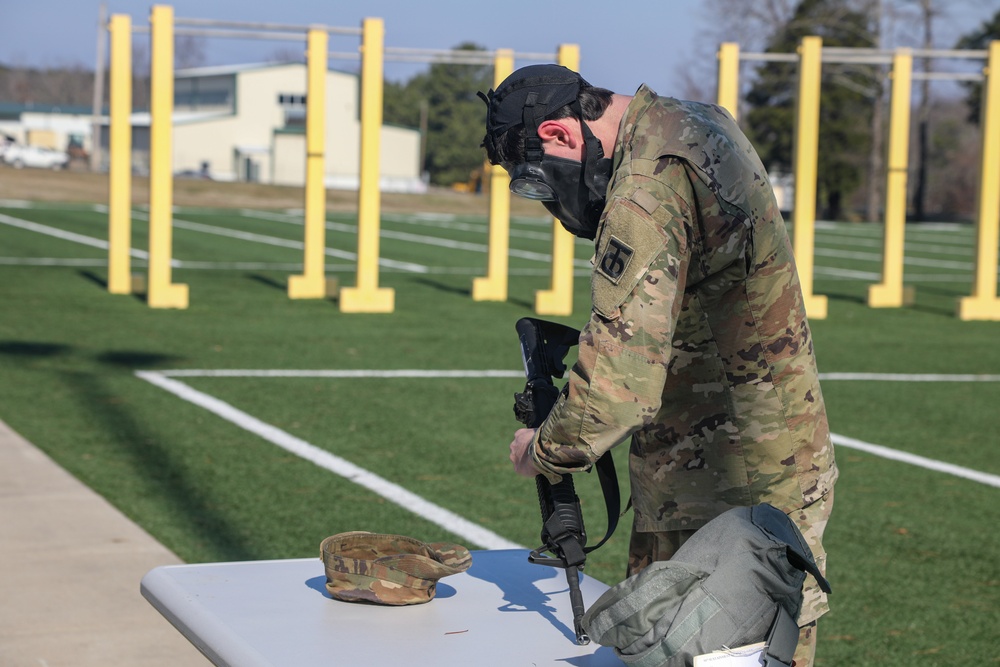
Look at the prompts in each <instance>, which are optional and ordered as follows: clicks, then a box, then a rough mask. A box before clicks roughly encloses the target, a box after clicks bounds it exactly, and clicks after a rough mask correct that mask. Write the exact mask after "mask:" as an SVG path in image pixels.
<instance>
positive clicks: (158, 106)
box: [146, 5, 188, 308]
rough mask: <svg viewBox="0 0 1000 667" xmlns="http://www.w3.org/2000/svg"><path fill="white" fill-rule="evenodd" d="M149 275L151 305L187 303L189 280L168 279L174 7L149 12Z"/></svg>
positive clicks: (185, 305) (186, 305)
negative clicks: (178, 281)
mask: <svg viewBox="0 0 1000 667" xmlns="http://www.w3.org/2000/svg"><path fill="white" fill-rule="evenodd" d="M149 22H150V33H151V36H152V46H151V51H152V54H151V56H150V89H151V90H150V103H149V112H150V114H149V115H150V121H149V278H148V280H147V283H148V284H147V293H146V303H147V304H148V305H149V307H150V308H187V307H188V286H187V285H184V284H180V283H172V282H171V277H170V273H171V266H170V262H171V248H172V242H173V240H172V237H171V233H172V229H171V227H172V224H173V211H172V209H173V197H174V181H173V146H172V138H173V137H172V135H173V114H174V8H173V7H171V6H169V5H154V6H153V9H152V14H151V15H150V19H149Z"/></svg>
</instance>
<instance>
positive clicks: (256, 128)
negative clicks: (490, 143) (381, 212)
mask: <svg viewBox="0 0 1000 667" xmlns="http://www.w3.org/2000/svg"><path fill="white" fill-rule="evenodd" d="M306 87H307V86H306V66H305V65H304V64H301V63H292V64H260V65H239V66H226V67H201V68H196V69H189V70H181V71H178V72H177V73H176V74H175V78H174V118H173V167H174V172H175V173H181V172H194V173H207V174H208V175H210V176H211V177H212V178H214V179H217V180H230V181H233V180H235V181H250V182H259V183H270V184H275V185H296V186H301V185H303V184H304V183H305V164H306V147H305V139H306V137H305V102H306ZM359 89H360V79H359V77H358V76H357V75H354V74H349V73H345V72H337V71H332V70H331V71H327V76H326V149H325V162H326V169H325V171H326V179H325V181H326V185H327V187H331V188H342V189H356V188H357V187H358V173H359V163H360V153H359V151H360V145H361V123H360V118H359V113H360V99H361V98H360V90H359ZM131 120H132V128H133V164H134V167H136V168H137V169H138V170H145V169H146V168H148V164H149V114H148V113H136V114H133V115H132V119H131ZM107 134H108V132H107V125H106V124H105V126H104V131H102V144H103V145H104V149H105V150H107V141H108V140H107ZM380 188H381V189H382V190H383V191H387V192H423V191H425V190H426V186H425V184H424V182H423V181H422V180H421V178H420V133H419V131H418V130H415V129H410V128H403V127H393V126H389V125H383V126H382V134H381V179H380Z"/></svg>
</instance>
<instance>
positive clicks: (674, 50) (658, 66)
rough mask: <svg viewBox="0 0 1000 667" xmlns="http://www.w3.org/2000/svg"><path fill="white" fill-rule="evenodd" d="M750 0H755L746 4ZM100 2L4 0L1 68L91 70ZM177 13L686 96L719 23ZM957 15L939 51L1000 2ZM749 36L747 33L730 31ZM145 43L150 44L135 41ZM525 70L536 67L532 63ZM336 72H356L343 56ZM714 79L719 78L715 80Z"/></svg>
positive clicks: (582, 7)
mask: <svg viewBox="0 0 1000 667" xmlns="http://www.w3.org/2000/svg"><path fill="white" fill-rule="evenodd" d="M747 1H748V2H750V1H753V0H747ZM100 4H101V3H100V1H99V0H0V7H2V12H0V63H4V64H12V65H34V66H57V65H68V64H79V65H82V66H85V67H87V68H93V66H94V62H95V56H96V50H97V47H96V43H97V21H98V11H99V10H98V8H99V6H100ZM152 4H153V3H151V2H149V0H107V1H106V6H107V10H108V12H109V13H119V14H129V15H131V16H132V20H133V22H134V24H136V25H141V24H146V23H147V21H148V16H149V9H150V7H151V6H152ZM164 4H171V5H172V6H173V7H174V12H175V15H176V16H178V17H184V18H209V19H224V20H241V21H260V22H272V23H287V24H296V25H298V24H301V25H307V24H310V23H321V24H326V25H334V26H344V27H359V26H360V25H361V21H362V19H363V18H364V17H366V16H374V17H380V18H382V19H384V21H385V29H386V38H385V43H386V46H394V47H418V48H451V47H453V46H455V45H457V44H459V43H461V42H463V41H472V42H474V43H476V44H479V45H481V46H483V47H485V48H487V49H491V50H492V49H496V48H512V49H514V50H515V51H519V52H533V53H537V52H547V53H553V52H555V49H556V47H557V45H558V44H561V43H575V44H579V45H580V53H581V67H580V69H581V72H582V74H583V75H584V77H585V78H587V79H588V80H589V81H590V82H591V83H593V84H595V85H600V86H604V87H607V88H611V89H613V90H615V91H616V92H621V93H626V94H631V93H632V92H634V91H635V89H636V88H637V87H638V86H639V84H641V83H647V84H649V85H650V86H652V87H653V89H655V90H657V91H658V92H660V93H663V94H668V95H677V96H684V95H685V94H687V92H688V91H686V90H684V77H683V76H682V74H681V73H682V72H683V70H684V69H688V70H689V71H691V72H697V74H696V76H695V79H696V80H697V81H699V82H700V83H701V84H702V85H704V86H705V89H706V90H707V91H710V92H712V93H713V94H714V62H715V49H716V47H717V45H718V43H719V41H720V36H719V33H718V30H717V24H718V23H719V21H718V17H713V16H711V15H708V14H707V9H706V8H705V6H704V3H702V2H699V0H641V1H640V0H617V1H616V0H576V1H575V2H568V3H567V2H558V3H556V2H551V0H548V1H547V0H534V1H526V0H504V1H502V2H491V3H482V2H477V1H476V0H423V1H417V0H356V1H355V2H342V1H337V0H333V1H331V0H325V1H323V2H320V1H319V0H284V1H283V2H266V1H254V0H175V1H174V2H172V3H171V2H167V3H164ZM942 4H943V5H946V6H947V12H948V16H946V17H944V18H943V19H942V20H941V21H940V22H939V23H938V24H937V26H936V28H935V30H936V37H937V40H938V42H939V44H938V45H939V46H940V47H942V48H943V47H950V46H951V45H952V44H953V43H954V40H955V38H956V37H957V36H958V35H960V34H962V33H963V32H967V31H968V30H970V29H971V28H974V27H976V26H978V25H979V24H980V23H982V21H984V20H985V19H986V18H987V17H989V16H991V15H992V14H993V13H994V12H995V11H997V10H998V9H1000V0H951V1H950V2H943V3H942ZM727 38H728V39H732V40H733V41H741V40H740V38H739V36H736V35H733V36H728V37H727ZM137 39H144V37H143V36H137ZM357 44H358V41H357V38H355V37H332V38H331V43H330V48H331V50H334V51H350V50H354V49H356V47H357ZM204 45H205V48H206V56H207V59H208V63H207V64H234V63H241V62H261V61H266V60H269V59H272V57H273V55H274V54H275V53H276V52H277V51H278V50H285V51H288V50H289V49H292V48H295V45H294V44H292V43H286V42H271V41H259V40H257V41H246V40H232V39H220V38H212V39H208V40H206V41H205V42H204ZM522 64H527V63H522ZM331 65H332V66H333V67H337V68H342V69H350V68H351V67H352V66H353V65H352V64H351V63H348V62H344V61H331ZM423 67H425V66H413V65H401V64H391V63H387V65H386V75H387V77H388V78H390V79H394V80H401V79H405V78H408V77H409V76H411V75H412V74H413V73H414V72H415V71H417V70H418V69H422V68H423ZM708 78H711V81H707V79H708Z"/></svg>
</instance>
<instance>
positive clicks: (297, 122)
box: [278, 93, 306, 127]
mask: <svg viewBox="0 0 1000 667" xmlns="http://www.w3.org/2000/svg"><path fill="white" fill-rule="evenodd" d="M278 104H279V105H280V106H281V109H282V111H284V112H285V126H286V127H287V126H301V125H305V124H306V96H305V95H292V94H289V93H281V94H279V95H278Z"/></svg>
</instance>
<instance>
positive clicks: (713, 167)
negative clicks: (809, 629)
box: [532, 86, 837, 664]
mask: <svg viewBox="0 0 1000 667" xmlns="http://www.w3.org/2000/svg"><path fill="white" fill-rule="evenodd" d="M613 162H614V166H613V170H614V171H613V175H612V180H611V183H610V185H609V187H608V203H607V206H606V207H605V209H604V213H603V215H602V218H601V223H600V226H599V228H598V236H597V239H596V254H595V256H594V260H593V262H594V270H593V277H592V298H593V312H592V313H591V318H590V321H589V322H588V323H587V325H586V326H585V327H584V329H583V331H582V333H581V336H580V348H579V353H578V355H579V356H578V360H577V362H576V364H575V366H574V367H573V370H572V372H571V374H570V377H569V381H568V383H567V385H566V387H565V388H564V391H563V394H562V396H561V397H560V399H559V401H558V402H557V403H556V406H555V407H554V408H553V410H552V413H551V414H550V416H549V418H548V419H547V420H546V421H545V423H544V424H543V425H542V426H541V427H540V428H539V430H538V433H537V435H536V437H535V441H534V447H533V449H532V456H533V459H534V461H535V464H536V466H537V467H538V468H539V470H541V471H543V472H545V473H548V474H550V475H555V474H557V473H564V472H574V471H578V470H580V469H584V468H588V467H589V466H590V465H591V464H592V463H593V462H594V461H595V460H596V459H597V458H598V457H599V456H600V455H601V454H603V453H604V452H606V451H607V450H609V449H611V448H612V447H614V446H615V445H616V444H618V443H620V442H623V441H624V440H626V439H627V438H628V437H629V436H631V448H630V452H629V467H630V473H631V485H632V504H633V507H634V508H635V520H634V525H633V541H632V546H633V548H632V550H631V551H632V553H631V558H630V571H629V573H630V574H632V573H634V572H635V571H638V570H641V569H642V568H643V567H645V566H646V565H648V564H649V563H650V562H652V560H656V559H662V558H669V556H670V554H672V553H673V549H676V548H677V546H679V545H680V543H681V542H682V541H683V539H685V536H686V535H689V534H690V533H691V532H693V531H694V530H696V529H697V528H699V527H700V526H702V525H704V524H705V523H706V522H708V521H709V520H710V519H712V518H713V517H715V516H718V515H719V514H721V513H722V512H724V511H726V510H727V509H729V508H731V507H735V506H743V505H753V504H757V503H763V502H766V503H770V504H772V505H774V506H775V507H777V508H779V509H781V510H782V511H784V512H785V513H787V514H789V515H790V517H791V518H792V519H793V520H795V521H796V523H797V524H798V525H799V528H800V530H802V532H803V533H804V534H805V535H806V536H807V539H808V540H809V542H810V546H812V547H813V550H814V555H815V556H816V559H817V561H818V562H819V564H820V566H821V568H823V567H825V552H824V551H823V547H822V543H821V541H820V538H821V537H822V527H823V526H825V518H823V519H820V518H818V517H817V518H816V519H815V520H816V522H817V523H816V524H815V525H810V523H809V522H810V521H812V520H813V517H810V516H807V515H808V514H809V513H810V510H812V511H813V512H814V513H815V512H816V511H817V510H818V509H819V508H820V507H822V508H824V509H823V512H825V516H828V513H829V505H830V504H832V497H830V494H831V491H832V489H833V485H834V482H835V480H836V478H837V468H836V464H835V463H834V459H833V447H832V444H831V442H830V433H829V426H828V424H827V419H826V410H825V407H824V404H823V396H822V393H821V392H820V386H819V379H818V373H817V370H816V361H815V357H814V354H813V345H812V338H811V335H810V332H809V326H808V323H807V321H806V314H805V310H804V306H803V301H802V293H801V289H800V286H799V282H798V276H797V274H796V271H795V263H794V259H793V257H792V249H791V245H790V243H789V239H788V234H787V231H786V229H785V226H784V222H783V221H782V219H781V215H780V213H779V212H778V208H777V204H776V202H775V198H774V193H773V191H772V189H771V186H770V184H769V181H768V177H767V174H766V173H765V170H764V167H763V165H762V164H761V162H760V159H759V158H758V157H757V154H756V152H755V151H754V149H753V147H752V146H751V145H750V143H749V141H748V140H747V138H746V137H745V136H744V135H743V133H742V132H741V131H740V130H739V128H738V126H737V125H736V123H735V121H734V120H733V118H732V116H730V115H729V114H728V113H727V112H726V111H725V110H723V109H721V108H720V107H717V106H714V105H706V104H699V103H694V102H682V101H679V100H674V99H671V98H665V97H658V96H657V95H656V94H655V93H654V92H653V91H651V90H650V89H649V88H647V87H645V86H643V87H641V88H640V89H639V90H638V92H637V93H636V95H635V97H634V98H633V99H632V101H631V102H630V104H629V106H628V109H627V110H626V111H625V115H624V117H623V119H622V121H621V125H620V128H619V133H618V137H617V140H616V142H615V151H614V156H613ZM553 479H555V478H553ZM821 500H823V501H824V502H822V503H818V501H821ZM671 543H672V544H673V545H674V546H673V547H672V548H669V549H665V548H664V547H663V545H665V544H671ZM655 544H660V546H659V547H657V546H654V545H655ZM810 582H811V584H810ZM810 585H811V588H810V589H809V591H808V592H807V599H806V600H805V603H804V606H803V613H802V615H801V616H800V618H799V623H800V625H806V624H808V623H810V622H811V621H814V620H815V619H816V618H818V617H819V616H820V615H822V614H823V613H824V612H825V611H826V609H827V607H826V600H825V596H823V595H822V594H821V593H820V592H819V591H818V589H817V588H816V585H815V581H814V580H813V579H812V577H809V579H808V582H807V587H808V586H810ZM800 664H801V663H800Z"/></svg>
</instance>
